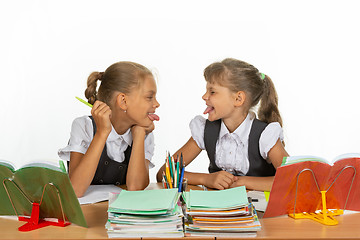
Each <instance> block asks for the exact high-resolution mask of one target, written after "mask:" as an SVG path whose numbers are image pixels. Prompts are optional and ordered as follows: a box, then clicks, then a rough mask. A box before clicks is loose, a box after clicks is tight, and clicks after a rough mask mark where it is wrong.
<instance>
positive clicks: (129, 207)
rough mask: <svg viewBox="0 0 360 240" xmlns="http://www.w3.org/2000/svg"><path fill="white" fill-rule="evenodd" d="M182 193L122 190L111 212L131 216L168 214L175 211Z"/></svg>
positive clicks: (175, 191) (110, 209) (112, 204)
mask: <svg viewBox="0 0 360 240" xmlns="http://www.w3.org/2000/svg"><path fill="white" fill-rule="evenodd" d="M179 196H180V193H179V192H178V191H177V189H175V188H173V189H155V190H142V191H126V190H122V191H121V192H120V193H119V195H118V197H117V198H116V200H115V201H114V202H112V203H111V204H110V206H109V212H119V213H129V214H149V215H156V214H166V213H168V212H169V211H173V209H174V207H175V205H176V203H177V200H178V199H179Z"/></svg>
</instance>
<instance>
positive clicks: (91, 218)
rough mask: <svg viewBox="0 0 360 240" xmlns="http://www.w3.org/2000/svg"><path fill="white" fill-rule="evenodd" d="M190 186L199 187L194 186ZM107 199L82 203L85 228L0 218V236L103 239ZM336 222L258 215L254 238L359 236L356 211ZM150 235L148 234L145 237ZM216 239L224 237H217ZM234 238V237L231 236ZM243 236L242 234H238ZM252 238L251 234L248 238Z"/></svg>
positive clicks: (359, 225) (339, 237)
mask: <svg viewBox="0 0 360 240" xmlns="http://www.w3.org/2000/svg"><path fill="white" fill-rule="evenodd" d="M159 186H160V187H161V185H159V184H156V183H152V184H150V186H149V187H148V189H156V188H159ZM194 188H196V189H197V188H198V189H201V188H200V187H197V186H195V187H194ZM107 207H108V204H107V202H102V203H96V204H89V205H82V207H81V208H82V210H83V212H84V215H85V218H86V221H87V223H88V225H89V228H83V227H79V226H76V225H70V226H67V227H64V228H61V227H53V226H49V227H45V228H42V229H38V230H34V231H30V232H19V231H18V230H17V229H18V227H20V226H21V225H23V224H24V223H23V222H19V221H17V220H12V219H6V218H0V239H106V238H108V237H107V233H106V229H105V223H106V220H107ZM336 219H337V220H338V221H339V224H338V225H336V226H325V225H322V224H320V223H316V222H314V221H312V220H306V219H305V220H294V219H292V218H289V217H287V216H281V217H276V218H266V219H260V222H261V228H262V230H261V231H259V232H258V233H257V237H256V238H262V239H320V238H323V239H330V238H337V239H356V238H360V213H351V214H346V215H342V216H338V217H336ZM146 239H150V238H146ZM186 239H197V240H200V239H215V238H214V237H204V238H201V237H196V238H195V237H192V238H189V237H186ZM216 239H226V238H219V237H217V238H216ZM232 239H234V238H232ZM241 239H246V238H241ZM249 239H253V238H249Z"/></svg>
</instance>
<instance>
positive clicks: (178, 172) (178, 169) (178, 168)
mask: <svg viewBox="0 0 360 240" xmlns="http://www.w3.org/2000/svg"><path fill="white" fill-rule="evenodd" d="M179 162H180V161H179V159H177V161H176V175H177V176H178V177H177V182H176V184H177V186H178V187H180V166H179Z"/></svg>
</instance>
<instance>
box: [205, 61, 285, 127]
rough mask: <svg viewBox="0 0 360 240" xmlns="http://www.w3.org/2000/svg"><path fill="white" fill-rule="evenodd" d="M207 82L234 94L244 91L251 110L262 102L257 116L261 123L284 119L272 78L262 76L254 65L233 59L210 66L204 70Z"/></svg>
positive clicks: (280, 121)
mask: <svg viewBox="0 0 360 240" xmlns="http://www.w3.org/2000/svg"><path fill="white" fill-rule="evenodd" d="M204 77H205V80H206V81H207V82H209V83H217V84H219V85H221V86H224V87H227V88H229V89H230V90H231V91H233V92H238V91H244V92H245V93H246V95H247V99H250V100H249V101H248V104H249V109H248V110H250V109H251V108H253V107H255V106H256V105H257V104H258V103H259V101H260V107H259V109H258V112H257V115H258V118H259V120H260V121H263V122H266V123H270V122H279V123H280V125H281V126H282V118H281V115H280V112H279V109H278V95H277V93H276V90H275V86H274V84H273V82H272V81H271V79H270V77H268V76H267V75H264V78H263V79H262V74H261V73H260V72H259V70H258V69H257V68H256V67H254V66H253V65H251V64H249V63H246V62H244V61H240V60H237V59H233V58H226V59H224V60H223V61H221V62H215V63H213V64H210V65H209V66H208V67H206V68H205V70H204Z"/></svg>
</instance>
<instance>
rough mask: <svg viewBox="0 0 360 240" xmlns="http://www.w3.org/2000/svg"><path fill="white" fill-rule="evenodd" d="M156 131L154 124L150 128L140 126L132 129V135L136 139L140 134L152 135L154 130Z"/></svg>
mask: <svg viewBox="0 0 360 240" xmlns="http://www.w3.org/2000/svg"><path fill="white" fill-rule="evenodd" d="M154 129H155V125H154V123H153V122H152V123H151V124H150V125H149V126H145V127H143V126H139V125H134V126H132V127H131V134H132V135H133V137H134V138H135V137H136V135H139V134H141V135H142V134H144V133H145V135H148V134H149V133H151V132H152V131H153V130H154Z"/></svg>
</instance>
